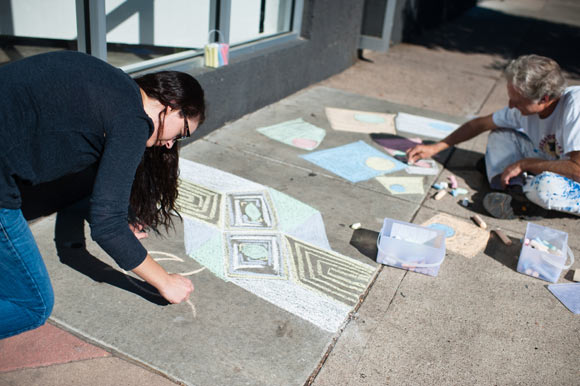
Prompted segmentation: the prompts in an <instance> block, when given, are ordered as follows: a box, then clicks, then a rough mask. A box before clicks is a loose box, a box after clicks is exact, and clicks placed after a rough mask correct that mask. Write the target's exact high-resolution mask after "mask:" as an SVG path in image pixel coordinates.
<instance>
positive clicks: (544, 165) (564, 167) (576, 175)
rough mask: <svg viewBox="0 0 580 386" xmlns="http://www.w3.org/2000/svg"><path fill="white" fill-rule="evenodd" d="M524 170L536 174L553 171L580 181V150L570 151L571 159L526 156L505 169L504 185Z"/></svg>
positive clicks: (503, 175) (502, 180)
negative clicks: (546, 158) (555, 159)
mask: <svg viewBox="0 0 580 386" xmlns="http://www.w3.org/2000/svg"><path fill="white" fill-rule="evenodd" d="M523 172H528V173H531V174H536V175H537V174H540V173H542V172H552V173H557V174H559V175H561V176H564V177H568V178H570V179H572V180H574V181H576V182H580V151H573V152H570V159H567V160H558V161H547V160H543V159H540V158H524V159H521V160H519V161H517V162H514V163H513V164H511V165H509V166H508V167H507V168H505V170H504V171H503V173H502V175H501V183H502V185H503V186H505V185H507V184H508V183H509V180H510V179H512V178H513V177H515V176H518V175H520V174H522V173H523Z"/></svg>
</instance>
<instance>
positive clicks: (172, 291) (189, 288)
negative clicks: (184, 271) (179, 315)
mask: <svg viewBox="0 0 580 386" xmlns="http://www.w3.org/2000/svg"><path fill="white" fill-rule="evenodd" d="M133 272H134V273H136V274H137V275H138V276H139V277H140V278H142V279H143V280H145V281H146V282H147V283H149V284H151V285H152V286H153V287H155V288H157V291H159V293H160V294H161V296H163V297H164V298H165V299H166V300H167V301H168V302H170V303H174V304H175V303H181V302H183V301H185V300H187V299H188V298H189V295H191V293H192V292H193V284H192V283H191V281H190V280H189V279H187V278H185V277H183V276H181V275H179V274H176V273H167V271H166V270H165V269H164V268H163V267H162V266H160V265H159V263H158V262H156V261H155V260H153V258H152V257H151V256H149V255H147V257H145V260H143V262H142V263H141V264H140V265H139V266H137V267H136V268H134V269H133Z"/></svg>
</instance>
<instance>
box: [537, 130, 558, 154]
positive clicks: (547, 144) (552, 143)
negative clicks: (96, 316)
mask: <svg viewBox="0 0 580 386" xmlns="http://www.w3.org/2000/svg"><path fill="white" fill-rule="evenodd" d="M539 147H540V151H541V152H544V153H545V154H547V155H549V156H551V157H554V158H556V159H559V158H561V157H562V153H563V152H564V151H563V149H562V146H560V144H559V143H558V141H557V140H556V136H555V135H554V134H548V135H546V136H545V137H544V138H542V140H541V141H540V145H539Z"/></svg>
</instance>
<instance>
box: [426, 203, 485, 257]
mask: <svg viewBox="0 0 580 386" xmlns="http://www.w3.org/2000/svg"><path fill="white" fill-rule="evenodd" d="M421 225H423V226H426V227H429V228H434V229H441V230H444V231H445V233H446V238H445V246H446V248H447V249H448V250H450V251H452V252H455V253H457V254H459V255H463V256H465V257H468V258H472V257H473V256H475V255H477V254H478V253H479V252H481V251H483V250H484V248H485V246H486V245H487V242H488V240H489V232H488V231H486V230H484V229H482V228H480V227H478V226H476V225H474V224H472V223H468V222H466V221H463V220H460V219H458V218H455V217H452V216H450V215H448V214H445V213H439V214H437V215H435V216H433V217H431V218H430V219H429V220H427V221H425V222H424V223H423V224H421Z"/></svg>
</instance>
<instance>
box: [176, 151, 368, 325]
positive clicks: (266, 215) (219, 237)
mask: <svg viewBox="0 0 580 386" xmlns="http://www.w3.org/2000/svg"><path fill="white" fill-rule="evenodd" d="M177 209H178V212H179V213H180V214H181V215H182V217H183V224H184V243H185V250H186V253H187V254H188V255H189V256H190V257H191V258H193V259H195V260H196V261H197V262H198V263H200V264H201V265H202V266H204V267H205V268H206V269H207V270H209V271H210V272H212V273H213V274H214V275H216V276H217V277H219V278H220V279H222V280H224V281H226V282H230V283H233V284H235V285H237V286H239V287H241V288H243V289H245V290H247V291H249V292H251V293H252V294H254V295H255V296H258V297H260V298H262V299H264V300H266V301H268V302H270V303H272V304H274V305H276V306H278V307H280V308H282V309H284V310H286V311H288V312H290V313H292V314H294V315H296V316H298V317H300V318H302V319H304V320H307V321H309V322H310V323H312V324H314V325H316V326H317V327H319V328H321V329H323V330H325V331H331V332H336V331H338V329H339V328H340V327H341V325H342V324H343V323H344V321H345V320H346V318H347V317H348V315H349V313H350V312H351V311H352V309H353V307H355V306H356V305H357V304H358V302H359V297H360V295H362V294H363V293H364V291H365V290H366V288H367V286H368V284H369V283H370V281H371V280H372V278H373V277H374V275H376V273H377V268H376V267H373V266H370V265H368V264H365V263H362V262H359V261H357V260H355V259H352V258H350V257H347V256H344V255H341V254H339V253H336V252H334V251H332V250H331V249H330V245H329V243H328V238H327V236H326V231H325V227H324V222H323V220H322V215H321V214H320V212H319V211H317V210H316V209H314V208H312V207H310V206H308V205H306V204H304V203H302V202H300V201H298V200H296V199H294V198H292V197H290V196H288V195H286V194H284V193H281V192H279V191H277V190H275V189H272V188H269V187H267V186H264V185H260V184H257V183H254V182H252V181H249V180H246V179H244V178H241V177H238V176H235V175H232V174H229V173H226V172H224V171H221V170H218V169H214V168H211V167H208V166H205V165H202V164H199V163H195V162H192V161H188V160H184V159H181V160H180V184H179V197H178V200H177Z"/></svg>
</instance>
